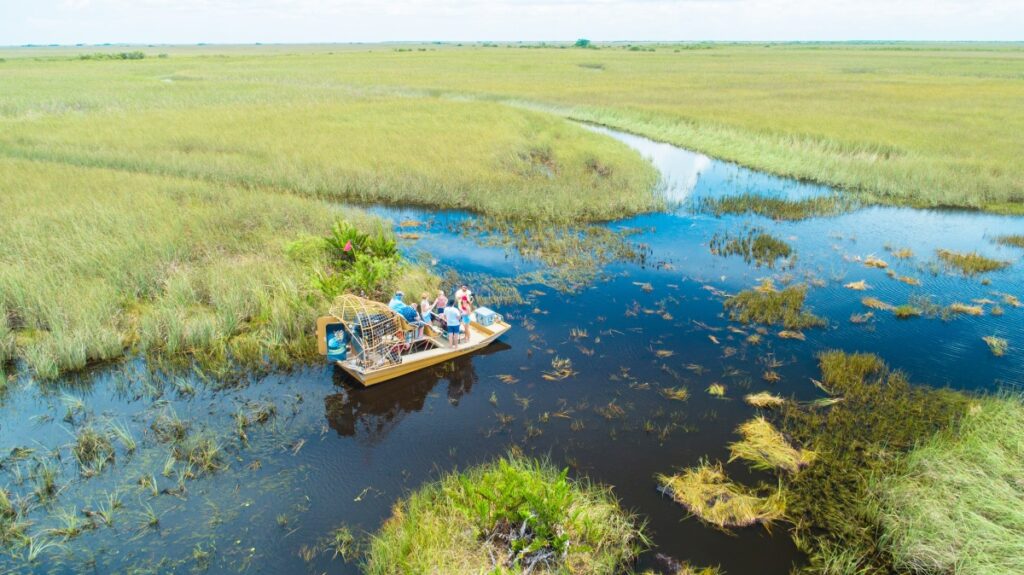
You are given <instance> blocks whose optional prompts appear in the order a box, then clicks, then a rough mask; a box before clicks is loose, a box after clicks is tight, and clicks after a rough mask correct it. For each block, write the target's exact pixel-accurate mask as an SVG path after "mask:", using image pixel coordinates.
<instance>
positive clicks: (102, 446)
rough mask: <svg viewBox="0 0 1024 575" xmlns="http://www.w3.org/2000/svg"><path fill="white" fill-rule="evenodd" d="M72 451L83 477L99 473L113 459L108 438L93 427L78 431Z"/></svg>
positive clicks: (112, 449) (111, 447)
mask: <svg viewBox="0 0 1024 575" xmlns="http://www.w3.org/2000/svg"><path fill="white" fill-rule="evenodd" d="M72 451H73V452H74V454H75V459H77V460H78V465H79V466H80V467H81V469H82V474H83V475H93V474H96V473H99V472H100V471H102V470H103V467H104V465H105V464H106V463H107V462H109V461H112V460H113V459H114V446H113V444H111V443H110V438H109V437H107V435H106V434H105V433H101V432H99V431H97V430H96V429H94V428H93V427H83V428H81V429H79V430H78V434H77V436H76V438H75V445H74V448H73V449H72Z"/></svg>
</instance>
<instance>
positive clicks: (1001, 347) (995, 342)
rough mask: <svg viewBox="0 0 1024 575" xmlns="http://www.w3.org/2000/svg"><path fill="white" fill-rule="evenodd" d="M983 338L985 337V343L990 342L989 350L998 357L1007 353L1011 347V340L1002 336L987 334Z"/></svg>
mask: <svg viewBox="0 0 1024 575" xmlns="http://www.w3.org/2000/svg"><path fill="white" fill-rule="evenodd" d="M981 339H983V340H984V341H985V343H986V344H988V349H989V351H991V352H992V355H994V356H996V357H1002V356H1004V355H1006V350H1007V349H1009V348H1010V342H1008V341H1006V339H1004V338H1001V337H996V336H994V335H986V336H985V337H983V338H981Z"/></svg>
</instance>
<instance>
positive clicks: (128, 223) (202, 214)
mask: <svg viewBox="0 0 1024 575" xmlns="http://www.w3.org/2000/svg"><path fill="white" fill-rule="evenodd" d="M67 182H74V185H73V186H69V185H68V184H67ZM0 212H2V213H4V214H6V216H5V218H6V219H5V225H4V226H3V227H0V243H2V244H3V245H4V246H5V254H6V255H5V263H7V264H10V265H5V266H3V267H2V268H0V308H2V309H4V310H6V312H7V313H6V314H4V315H3V317H4V321H5V322H6V323H5V327H4V329H0V342H4V345H3V346H2V348H3V353H4V354H5V355H6V356H7V357H8V358H11V357H18V358H21V359H24V360H25V362H26V366H27V367H28V369H29V370H30V371H31V372H33V373H34V374H35V375H37V376H38V377H41V378H52V377H56V376H57V375H59V374H60V373H62V372H66V371H72V370H77V369H81V368H83V367H86V366H88V365H90V364H92V363H95V362H100V361H106V360H111V359H117V358H120V357H122V356H123V355H124V354H125V352H126V351H133V350H135V351H141V352H144V353H151V354H159V355H163V356H169V357H174V356H195V357H199V358H206V357H212V358H218V357H220V358H223V357H226V356H228V355H231V354H234V355H235V356H239V357H240V356H241V355H242V354H241V353H240V352H241V351H243V350H245V349H249V350H250V353H249V357H251V358H252V361H253V362H255V363H257V364H259V363H262V362H263V361H264V359H265V358H268V357H273V358H274V359H276V360H281V361H285V362H287V360H288V358H301V357H306V356H309V355H310V354H312V353H313V350H314V347H313V345H312V342H311V341H310V338H309V336H308V334H309V326H311V325H312V324H313V321H314V318H315V317H316V316H317V315H318V313H319V312H320V311H321V310H322V308H323V307H325V304H324V297H323V295H322V294H321V293H320V292H319V290H317V289H315V288H314V286H313V283H312V279H313V277H314V275H315V274H316V272H317V271H318V270H321V271H322V270H326V268H327V266H328V261H327V259H326V258H325V257H324V256H323V255H322V251H321V252H317V253H318V254H320V255H316V256H315V257H312V258H307V257H304V256H300V255H297V254H296V253H295V252H294V250H291V249H289V248H290V247H292V246H294V245H295V243H296V242H300V241H302V240H306V241H307V243H308V239H309V238H312V239H314V240H316V241H317V242H322V241H323V240H322V238H324V237H326V236H327V234H328V232H329V231H330V229H331V226H332V224H333V223H334V222H335V221H336V220H337V219H347V220H349V221H351V222H352V223H353V224H354V225H355V226H357V227H359V228H360V229H366V230H378V229H380V228H381V224H380V223H379V221H378V220H377V219H376V218H374V217H371V216H369V215H367V214H364V213H362V212H360V211H358V210H340V209H338V208H336V207H333V206H331V205H329V204H326V203H324V202H321V201H317V200H312V199H304V198H301V197H298V196H295V195H285V194H277V193H264V192H261V191H258V190H254V189H247V188H238V187H226V186H223V185H218V184H212V183H206V182H200V181H196V180H191V179H185V178H177V177H171V176H156V175H151V174H137V173H132V172H125V171H119V170H112V169H106V168H87V167H79V166H68V165H59V164H53V163H42V162H32V161H26V160H12V159H0ZM317 245H320V244H317ZM412 269H414V268H411V267H410V266H407V265H404V264H400V263H399V262H396V268H395V269H394V270H393V272H394V273H391V274H390V275H389V277H388V278H387V281H386V282H385V283H386V284H390V285H392V286H393V285H395V284H398V285H406V284H408V283H409V282H408V280H409V278H410V277H413V278H414V279H415V280H416V282H414V283H424V282H423V280H425V279H428V278H427V277H426V276H425V274H423V273H422V272H419V271H417V272H416V273H410V272H409V270H412ZM403 282H404V283H403ZM427 283H429V282H427ZM383 287H388V286H383ZM410 293H419V292H418V291H416V292H412V291H411V292H410ZM5 331H6V335H5V333H4V332H5Z"/></svg>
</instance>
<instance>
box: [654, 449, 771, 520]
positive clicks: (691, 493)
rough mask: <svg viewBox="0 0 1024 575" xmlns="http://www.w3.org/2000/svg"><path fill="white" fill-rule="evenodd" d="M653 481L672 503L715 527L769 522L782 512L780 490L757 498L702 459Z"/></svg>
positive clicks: (719, 468) (717, 466) (749, 490)
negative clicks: (680, 470) (698, 462)
mask: <svg viewBox="0 0 1024 575" xmlns="http://www.w3.org/2000/svg"><path fill="white" fill-rule="evenodd" d="M657 480H658V483H659V484H660V485H661V486H662V488H663V489H664V490H665V491H666V492H667V493H668V494H669V496H670V497H672V499H673V500H674V501H675V502H676V503H679V504H680V505H682V506H683V507H685V508H686V509H687V510H688V511H689V512H690V513H692V514H693V515H695V516H697V517H698V518H699V519H700V520H702V521H705V522H707V523H710V524H711V525H714V526H716V527H719V528H726V527H745V526H749V525H754V524H757V523H763V524H769V523H771V522H773V521H775V520H778V519H780V518H781V517H782V516H783V514H784V513H785V511H786V498H785V494H784V493H783V492H782V491H781V490H777V491H773V492H771V493H770V494H768V495H767V496H766V497H760V496H758V494H757V493H756V492H755V491H754V490H751V489H748V488H745V487H743V486H741V485H738V484H736V483H733V482H731V481H729V479H728V477H726V475H725V471H724V470H723V469H722V464H721V463H716V464H714V465H712V464H711V463H709V462H707V461H702V462H701V463H700V465H698V466H697V467H690V468H687V469H684V470H683V471H682V472H681V473H678V474H676V475H662V474H659V475H658V476H657Z"/></svg>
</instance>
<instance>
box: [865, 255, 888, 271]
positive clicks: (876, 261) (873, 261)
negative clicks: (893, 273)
mask: <svg viewBox="0 0 1024 575" xmlns="http://www.w3.org/2000/svg"><path fill="white" fill-rule="evenodd" d="M864 265H865V266H867V267H869V268H879V269H885V268H887V267H889V264H888V263H887V262H886V261H885V260H883V259H880V258H878V257H875V256H873V255H870V256H868V257H866V258H864Z"/></svg>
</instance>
